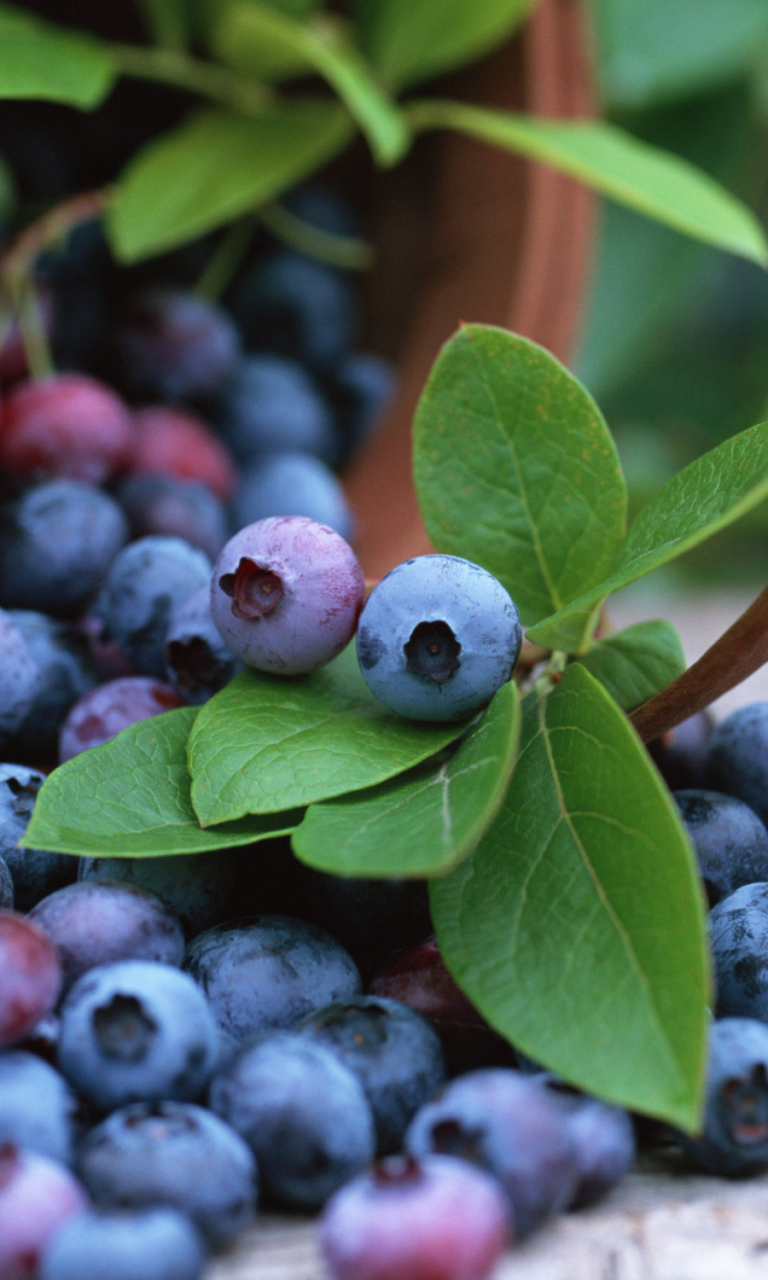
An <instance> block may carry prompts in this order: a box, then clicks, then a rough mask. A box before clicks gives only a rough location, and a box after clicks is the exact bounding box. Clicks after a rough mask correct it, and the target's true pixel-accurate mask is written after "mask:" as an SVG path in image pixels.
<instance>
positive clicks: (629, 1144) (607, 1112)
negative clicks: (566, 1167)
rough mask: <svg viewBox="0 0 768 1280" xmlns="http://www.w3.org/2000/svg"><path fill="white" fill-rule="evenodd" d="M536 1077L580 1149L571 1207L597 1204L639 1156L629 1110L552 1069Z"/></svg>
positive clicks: (578, 1207)
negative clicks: (578, 1086) (575, 1085)
mask: <svg viewBox="0 0 768 1280" xmlns="http://www.w3.org/2000/svg"><path fill="white" fill-rule="evenodd" d="M534 1079H535V1080H536V1081H538V1083H539V1084H540V1085H541V1086H542V1088H544V1089H546V1091H547V1093H548V1095H549V1097H551V1098H552V1099H553V1101H554V1102H556V1103H557V1105H558V1106H559V1107H560V1109H561V1111H562V1112H563V1115H564V1117H565V1121H566V1124H567V1126H568V1130H569V1132H570V1135H571V1137H572V1139H573V1142H574V1146H575V1148H576V1163H577V1165H578V1170H579V1180H578V1183H577V1186H576V1191H575V1193H574V1198H573V1200H572V1201H571V1205H570V1207H571V1208H572V1209H580V1208H583V1207H584V1206H585V1205H588V1204H595V1203H596V1202H597V1201H598V1200H601V1199H602V1197H603V1196H604V1195H607V1193H608V1192H609V1191H610V1190H611V1188H612V1187H614V1186H616V1184H617V1183H618V1182H619V1181H620V1180H621V1179H622V1178H623V1177H624V1174H625V1173H627V1171H628V1170H629V1169H630V1168H631V1166H632V1163H633V1161H634V1159H635V1151H636V1144H635V1130H634V1127H633V1125H632V1120H631V1118H630V1116H629V1113H628V1112H626V1111H622V1109H621V1108H620V1107H612V1106H610V1105H609V1104H608V1103H607V1102H602V1101H601V1100H600V1099H599V1098H593V1097H590V1096H589V1094H585V1093H581V1092H580V1090H578V1089H575V1088H573V1087H572V1086H571V1085H568V1084H566V1083H565V1081H564V1080H560V1079H558V1077H557V1076H553V1075H550V1074H549V1073H548V1072H543V1073H542V1074H541V1075H536V1076H534Z"/></svg>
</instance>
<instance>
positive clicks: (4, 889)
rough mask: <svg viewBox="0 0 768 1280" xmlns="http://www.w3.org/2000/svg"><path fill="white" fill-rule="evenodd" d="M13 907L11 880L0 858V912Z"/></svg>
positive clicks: (5, 864) (6, 867)
mask: <svg viewBox="0 0 768 1280" xmlns="http://www.w3.org/2000/svg"><path fill="white" fill-rule="evenodd" d="M10 907H13V878H12V876H11V873H10V871H9V869H8V863H7V862H6V860H5V858H3V857H0V910H3V911H6V910H8V908H10Z"/></svg>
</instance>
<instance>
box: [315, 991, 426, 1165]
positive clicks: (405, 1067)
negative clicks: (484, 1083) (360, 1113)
mask: <svg viewBox="0 0 768 1280" xmlns="http://www.w3.org/2000/svg"><path fill="white" fill-rule="evenodd" d="M297 1031H299V1032H300V1033H302V1034H304V1035H307V1036H310V1037H311V1038H312V1040H314V1041H316V1042H317V1043H318V1044H324V1045H326V1046H327V1047H328V1048H329V1049H331V1050H332V1052H333V1053H335V1054H336V1056H337V1057H338V1059H339V1061H340V1062H342V1063H343V1064H344V1066H345V1067H348V1068H349V1070H350V1071H351V1072H352V1073H353V1074H354V1075H356V1076H357V1078H358V1080H359V1081H360V1083H361V1085H362V1086H363V1089H364V1090H365V1094H366V1097H367V1098H368V1101H369V1102H370V1104H371V1110H372V1111H373V1117H374V1120H375V1122H376V1133H377V1146H378V1151H379V1153H380V1154H381V1155H387V1154H389V1153H390V1152H393V1151H398V1150H399V1149H400V1147H401V1145H402V1141H403V1137H404V1136H405V1131H406V1129H407V1128H408V1123H409V1121H410V1120H411V1118H412V1116H413V1114H414V1112H415V1111H417V1110H418V1108H419V1107H420V1106H422V1105H423V1103H425V1102H427V1100H428V1099H429V1098H431V1097H432V1096H433V1094H435V1093H437V1091H438V1089H439V1088H440V1086H441V1085H442V1084H443V1083H444V1080H445V1062H444V1060H443V1051H442V1048H441V1046H440V1039H439V1037H438V1035H437V1033H436V1032H435V1031H433V1029H432V1027H431V1026H430V1025H429V1023H428V1022H427V1021H426V1019H425V1018H422V1017H421V1015H420V1014H418V1013H416V1012H415V1011H414V1010H413V1009H409V1008H408V1006H407V1005H404V1004H400V1003H398V1001H397V1000H387V999H384V998H383V997H380V996H357V997H356V998H355V999H353V1000H345V1001H339V1002H337V1003H335V1004H330V1005H326V1006H325V1008H323V1009H318V1010H316V1012H315V1013H313V1014H310V1016H309V1018H306V1019H305V1020H304V1022H301V1023H299V1026H298V1027H297Z"/></svg>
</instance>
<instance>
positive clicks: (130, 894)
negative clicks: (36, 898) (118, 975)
mask: <svg viewBox="0 0 768 1280" xmlns="http://www.w3.org/2000/svg"><path fill="white" fill-rule="evenodd" d="M29 918H30V920H33V921H34V923H35V924H36V925H38V927H39V928H41V929H44V930H45V932H46V933H47V935H48V937H49V938H51V940H52V941H53V942H54V943H55V944H56V949H57V951H58V953H59V957H60V959H61V965H62V971H63V974H64V986H65V988H66V987H69V986H71V984H72V983H73V982H75V980H76V979H77V978H79V977H80V976H81V974H83V973H86V972H87V971H88V970H89V969H93V968H95V967H96V965H104V964H113V963H115V962H116V961H118V960H156V961H157V962H158V963H161V964H173V965H180V964H181V962H182V960H183V958H184V934H183V933H182V929H181V925H180V924H179V921H178V920H177V919H176V917H175V916H174V915H172V914H171V912H170V911H169V910H168V908H167V907H166V906H165V904H164V903H163V902H162V900H161V899H160V898H158V896H157V894H155V893H150V892H149V891H148V890H147V889H141V888H139V887H138V886H137V885H130V884H124V883H121V882H120V881H118V880H112V881H107V882H100V881H98V880H96V881H87V882H84V883H80V884H70V885H66V886H65V887H64V888H63V889H57V890H56V892H55V893H51V894H49V896H48V897H47V898H43V899H42V901H40V902H38V903H37V905H36V906H35V907H33V908H32V911H31V912H30V914H29Z"/></svg>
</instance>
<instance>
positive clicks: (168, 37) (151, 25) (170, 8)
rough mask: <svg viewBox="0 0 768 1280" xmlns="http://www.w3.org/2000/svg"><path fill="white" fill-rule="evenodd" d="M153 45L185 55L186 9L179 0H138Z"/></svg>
mask: <svg viewBox="0 0 768 1280" xmlns="http://www.w3.org/2000/svg"><path fill="white" fill-rule="evenodd" d="M136 7H137V8H138V9H139V11H140V13H141V16H142V19H143V22H144V26H145V27H146V29H147V32H148V34H149V37H150V39H151V41H152V43H153V44H156V45H160V46H161V48H163V49H176V50H177V52H181V53H183V52H184V50H185V49H186V47H187V35H188V31H187V25H186V22H185V21H184V9H183V8H182V6H181V5H180V4H179V3H178V2H177V0H136Z"/></svg>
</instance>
